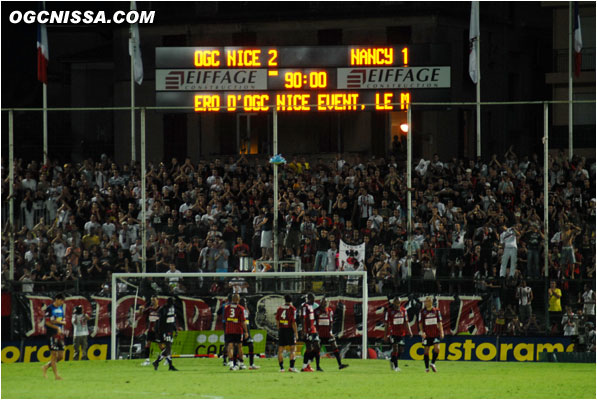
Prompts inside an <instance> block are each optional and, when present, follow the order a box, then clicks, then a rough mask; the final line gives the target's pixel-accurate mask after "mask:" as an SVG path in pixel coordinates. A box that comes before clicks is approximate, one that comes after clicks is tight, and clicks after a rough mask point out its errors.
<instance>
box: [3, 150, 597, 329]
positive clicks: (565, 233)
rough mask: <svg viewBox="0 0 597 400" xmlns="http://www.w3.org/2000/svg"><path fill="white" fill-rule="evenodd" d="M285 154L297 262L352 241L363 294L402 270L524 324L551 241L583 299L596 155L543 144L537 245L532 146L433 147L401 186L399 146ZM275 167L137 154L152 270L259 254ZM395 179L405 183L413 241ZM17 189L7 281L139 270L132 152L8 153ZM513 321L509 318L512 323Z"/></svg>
mask: <svg viewBox="0 0 597 400" xmlns="http://www.w3.org/2000/svg"><path fill="white" fill-rule="evenodd" d="M398 160H400V161H398ZM288 161H289V162H288V163H287V164H285V165H283V166H282V167H281V168H280V197H279V200H280V201H279V216H278V221H279V224H278V235H279V244H280V248H279V254H280V256H281V258H282V259H289V258H300V261H301V266H302V268H303V270H317V271H333V270H338V269H349V268H351V266H347V265H338V262H337V260H338V257H337V253H338V248H339V245H340V240H342V241H344V242H346V243H348V244H359V243H362V242H363V241H364V242H365V243H366V255H365V262H364V268H365V269H366V270H367V271H368V274H369V278H370V279H369V281H370V282H371V286H370V287H369V290H370V292H371V293H372V294H373V293H377V294H389V293H394V292H399V291H402V292H403V291H405V288H406V286H405V285H407V282H408V284H409V285H410V284H411V281H409V278H415V279H413V280H412V282H414V281H417V279H421V281H420V285H421V286H416V287H415V289H418V290H424V291H426V292H435V293H439V292H442V293H444V292H452V293H454V292H468V293H473V292H474V293H477V294H483V295H487V296H488V297H489V298H491V303H490V304H491V307H492V313H494V314H495V315H496V316H498V317H499V315H500V314H499V313H500V312H501V313H502V314H504V313H505V314H507V313H508V308H511V309H512V310H514V311H515V312H514V314H516V315H517V316H518V317H519V318H520V321H518V322H520V323H521V324H522V326H523V329H525V328H524V327H525V326H526V324H528V322H529V320H530V318H531V315H532V314H533V313H532V309H531V310H528V309H527V308H528V307H527V306H528V304H527V303H524V304H523V300H522V299H521V296H518V295H517V291H518V289H519V288H520V287H527V283H528V287H529V288H530V289H532V288H536V290H535V292H536V293H535V295H536V294H537V292H538V291H539V292H541V291H542V290H543V289H542V288H543V287H544V286H543V285H544V280H543V279H544V278H542V277H543V275H544V273H545V271H544V262H543V260H544V257H545V256H547V258H548V265H549V269H548V271H547V273H548V276H549V279H550V280H552V281H553V282H555V285H556V287H557V288H558V289H559V290H560V291H561V293H562V294H561V297H562V304H564V306H567V305H570V306H573V307H574V308H575V310H576V309H577V308H578V307H579V304H578V303H577V299H578V298H579V296H581V300H582V302H581V304H580V307H581V308H582V307H584V304H585V301H587V300H584V299H583V297H582V296H583V293H584V292H585V291H586V290H585V288H584V287H583V284H584V282H583V280H584V279H591V280H593V279H594V273H595V198H594V197H593V196H594V193H595V163H594V162H593V163H591V164H590V165H589V164H588V163H587V160H585V159H584V158H582V157H578V156H575V157H574V158H573V159H572V160H570V161H569V160H567V158H566V157H565V156H564V153H563V152H562V151H560V152H559V153H557V154H555V155H553V156H550V158H549V171H548V176H549V237H548V238H547V239H548V241H549V246H548V249H545V248H544V238H545V236H544V235H545V234H544V231H543V204H544V201H543V200H544V199H543V177H544V173H543V161H542V159H541V158H539V157H538V155H537V154H532V155H529V156H527V155H524V156H519V155H517V154H516V153H515V152H514V151H513V149H512V148H510V149H509V150H508V151H507V152H506V154H505V155H504V156H503V157H498V156H497V155H493V156H492V157H491V159H490V160H489V161H488V162H485V161H482V160H480V159H479V160H465V159H458V158H453V159H451V160H440V158H439V156H438V155H437V154H436V155H434V156H433V158H432V159H431V160H424V159H421V160H420V161H418V162H416V163H415V164H414V165H413V166H414V169H413V179H412V188H411V189H407V187H406V171H405V163H404V162H403V161H402V158H401V157H400V155H399V154H393V155H390V156H389V157H388V158H385V159H384V158H374V157H363V156H360V155H344V154H338V155H336V156H335V157H329V156H326V155H322V156H313V157H310V158H309V159H308V160H307V159H306V158H305V157H291V158H289V160H288ZM2 178H3V183H2V185H3V186H2V207H3V213H2V218H3V224H4V226H3V233H2V235H3V236H2V258H3V263H2V269H3V271H2V280H3V284H4V283H5V282H6V281H7V277H8V265H9V263H8V262H7V257H8V254H9V252H8V248H9V245H8V243H9V240H10V236H9V232H10V231H11V229H10V226H9V225H8V221H7V215H8V193H9V190H8V184H9V183H8V168H7V166H6V165H4V163H3V165H2ZM272 182H273V172H272V166H271V165H270V164H269V162H268V161H267V160H263V159H248V158H247V157H245V156H240V158H238V159H234V158H232V157H230V158H228V159H227V160H222V159H214V160H202V161H200V162H199V163H192V162H191V161H190V159H186V160H185V161H184V162H182V163H181V162H179V161H178V160H177V159H172V160H171V161H170V162H165V163H164V162H162V163H149V164H148V170H147V204H146V207H147V214H146V215H147V219H146V225H145V229H146V232H147V238H148V240H147V247H146V265H147V271H148V272H170V273H172V274H173V277H172V278H167V279H166V280H165V281H164V282H162V281H161V280H160V282H155V280H154V282H152V284H153V285H154V286H156V285H157V286H163V287H164V289H165V290H169V291H172V292H175V293H183V292H185V291H189V290H191V289H193V288H190V287H188V286H187V285H186V284H185V282H183V281H182V280H181V279H180V278H179V277H177V276H176V273H177V272H197V271H204V272H205V271H207V272H212V271H217V272H226V271H235V270H238V269H239V268H240V266H241V264H242V262H243V261H242V260H250V259H253V260H257V259H262V260H270V259H271V258H272V247H273V245H272V243H273V240H272V238H273V232H272V231H273V228H274V227H273V220H274V218H273V184H272ZM407 190H410V191H411V194H412V221H413V224H414V225H413V238H412V240H411V241H409V240H408V236H407V208H406V193H407ZM13 196H14V213H15V216H16V221H17V224H16V226H15V229H14V241H15V246H16V258H15V280H18V281H20V282H21V290H22V291H24V292H30V291H37V290H41V289H44V285H43V284H44V282H63V281H77V280H78V281H79V282H81V283H82V284H83V285H87V287H88V288H89V289H90V290H107V287H106V285H108V284H109V279H110V274H111V273H112V272H131V271H140V268H141V254H142V252H141V231H142V224H143V220H142V216H141V200H140V199H141V185H140V167H139V165H138V164H136V165H129V164H121V165H118V164H116V163H114V162H112V161H111V160H110V159H109V158H108V157H106V156H105V155H102V157H101V159H100V160H97V161H95V162H94V161H93V160H91V159H89V160H85V161H84V162H82V163H81V164H76V165H74V164H70V163H68V164H60V163H59V162H57V161H52V162H50V163H48V164H47V165H41V164H40V163H38V162H35V161H31V162H30V163H25V162H24V161H23V160H20V159H19V160H16V161H15V183H14V195H13ZM409 247H410V249H411V250H412V254H413V257H412V260H411V261H412V262H411V268H410V269H409V268H407V265H408V260H407V252H408V249H409ZM523 280H524V282H523ZM98 282H99V283H98ZM102 282H103V283H102ZM577 282H578V283H577ZM523 283H524V286H523ZM409 287H411V286H409ZM591 289H592V287H590V288H589V290H591ZM123 290H125V288H123ZM526 296H528V295H526ZM592 296H593V300H592V301H593V315H594V308H595V307H594V292H593V295H592ZM523 297H524V296H523ZM531 301H532V299H531ZM589 301H590V300H589ZM550 304H551V300H550ZM505 314H504V315H505ZM492 315H493V314H492ZM559 316H560V317H561V316H562V314H561V308H560V314H559ZM506 318H507V317H506ZM593 318H594V317H593ZM513 319H514V318H509V319H508V318H507V322H506V323H505V324H504V325H505V326H504V328H503V329H510V327H509V324H510V323H511V322H512V321H513ZM496 321H497V318H496ZM562 324H563V325H565V323H564V322H562ZM497 325H498V324H496V326H497ZM516 325H517V322H514V324H513V325H512V330H518V329H519V328H517V327H516ZM496 329H502V328H496ZM526 329H530V328H528V327H527V328H526Z"/></svg>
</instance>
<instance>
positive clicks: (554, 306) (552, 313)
mask: <svg viewBox="0 0 597 400" xmlns="http://www.w3.org/2000/svg"><path fill="white" fill-rule="evenodd" d="M547 296H548V299H549V309H548V311H549V318H550V320H551V321H552V332H553V331H554V330H558V329H557V323H558V321H559V317H560V315H561V313H562V303H561V298H562V290H561V289H559V288H558V287H556V281H551V282H550V283H549V289H547Z"/></svg>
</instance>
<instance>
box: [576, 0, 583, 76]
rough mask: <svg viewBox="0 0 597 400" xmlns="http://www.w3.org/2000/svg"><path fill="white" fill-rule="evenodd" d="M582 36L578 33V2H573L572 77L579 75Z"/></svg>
mask: <svg viewBox="0 0 597 400" xmlns="http://www.w3.org/2000/svg"><path fill="white" fill-rule="evenodd" d="M581 51H582V34H581V32H580V15H579V14H578V1H575V2H574V56H575V59H574V75H576V77H578V76H579V75H580V66H581V64H582V55H581Z"/></svg>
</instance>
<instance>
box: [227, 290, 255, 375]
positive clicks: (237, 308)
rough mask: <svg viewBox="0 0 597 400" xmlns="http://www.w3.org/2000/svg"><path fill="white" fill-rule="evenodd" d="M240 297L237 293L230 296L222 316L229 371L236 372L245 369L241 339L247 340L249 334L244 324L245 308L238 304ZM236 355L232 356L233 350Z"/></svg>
mask: <svg viewBox="0 0 597 400" xmlns="http://www.w3.org/2000/svg"><path fill="white" fill-rule="evenodd" d="M239 301H240V296H239V295H238V293H234V294H233V295H232V303H230V304H228V305H227V306H226V308H225V309H224V316H225V318H226V330H225V331H224V337H225V340H226V343H228V366H229V367H230V370H231V371H238V370H239V369H246V368H247V367H246V366H245V364H244V363H243V343H242V342H243V337H244V338H245V339H247V338H248V337H249V333H248V331H247V324H245V308H244V307H243V306H241V305H240V304H239ZM235 347H236V350H237V353H236V357H235V356H234V348H235Z"/></svg>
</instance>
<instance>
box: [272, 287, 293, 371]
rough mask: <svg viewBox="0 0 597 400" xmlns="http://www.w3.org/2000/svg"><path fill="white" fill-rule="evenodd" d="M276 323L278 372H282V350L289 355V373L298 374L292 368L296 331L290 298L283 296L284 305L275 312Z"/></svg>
mask: <svg viewBox="0 0 597 400" xmlns="http://www.w3.org/2000/svg"><path fill="white" fill-rule="evenodd" d="M276 322H277V324H278V362H279V363H280V372H284V350H286V351H288V352H289V353H290V368H288V371H289V372H298V369H296V368H295V367H294V360H295V357H296V356H295V350H296V349H295V348H296V340H297V338H298V329H297V327H296V308H295V307H294V306H293V305H292V297H291V296H290V295H289V294H287V295H285V296H284V305H282V306H280V307H278V310H277V311H276Z"/></svg>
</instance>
